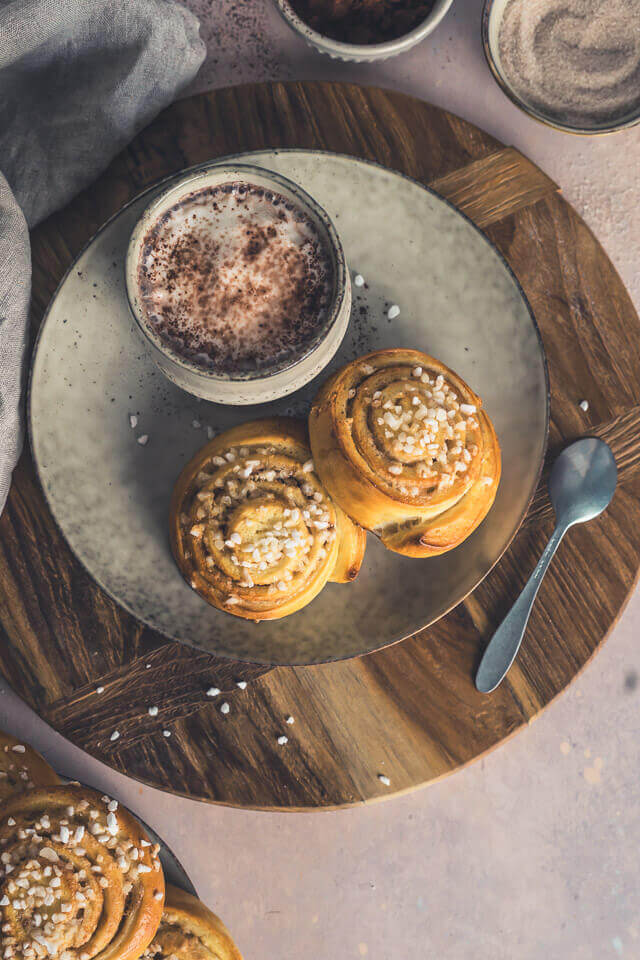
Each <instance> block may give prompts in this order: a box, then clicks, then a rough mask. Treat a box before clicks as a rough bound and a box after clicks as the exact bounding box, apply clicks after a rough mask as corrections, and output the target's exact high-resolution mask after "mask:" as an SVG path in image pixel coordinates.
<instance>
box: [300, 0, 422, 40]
mask: <svg viewBox="0 0 640 960" xmlns="http://www.w3.org/2000/svg"><path fill="white" fill-rule="evenodd" d="M289 2H290V3H291V6H292V7H293V9H294V10H295V11H296V13H297V14H298V16H299V17H300V18H301V19H302V20H304V21H305V23H308V24H309V26H310V27H312V29H313V30H316V31H317V32H318V33H321V34H323V35H324V36H326V37H331V38H332V39H333V40H339V41H341V42H342V43H363V44H372V43H384V41H386V40H395V39H396V38H397V37H401V36H403V35H404V34H405V33H409V32H410V31H411V30H414V29H415V27H417V26H419V24H420V23H421V22H422V21H423V20H424V19H425V18H426V17H427V16H428V15H429V14H430V13H431V10H432V9H433V5H434V2H435V0H289Z"/></svg>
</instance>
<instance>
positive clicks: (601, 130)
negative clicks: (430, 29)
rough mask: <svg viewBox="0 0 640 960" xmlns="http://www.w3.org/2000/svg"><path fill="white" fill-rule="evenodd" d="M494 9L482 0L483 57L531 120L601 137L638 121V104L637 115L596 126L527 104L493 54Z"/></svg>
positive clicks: (554, 127) (490, 2)
mask: <svg viewBox="0 0 640 960" xmlns="http://www.w3.org/2000/svg"><path fill="white" fill-rule="evenodd" d="M494 10H495V0H484V6H483V8H482V27H481V30H482V48H483V50H484V55H485V59H486V61H487V63H488V65H489V69H490V70H491V73H492V74H493V79H494V80H495V81H496V83H497V84H498V86H499V87H500V89H501V90H502V92H503V93H504V94H505V96H507V97H508V98H509V100H511V102H512V103H514V104H515V105H516V107H518V108H519V109H520V110H522V112H523V113H526V114H527V116H529V117H531V119H532V120H537V121H538V123H543V124H544V125H545V126H546V127H551V128H552V129H553V130H560V131H561V132H562V133H572V134H574V136H578V137H602V136H605V135H606V134H611V133H620V131H622V130H628V129H629V128H630V127H634V126H635V125H636V124H638V123H640V106H639V107H638V112H637V115H634V114H632V115H631V116H630V117H629V118H628V119H625V120H621V121H619V122H618V123H610V124H603V125H601V126H598V127H579V126H575V125H574V124H571V123H563V122H562V121H561V120H557V119H555V118H554V117H551V116H549V115H548V114H546V113H542V112H541V111H540V110H538V109H536V107H534V106H532V105H531V104H528V103H527V102H526V101H525V100H522V99H521V98H520V97H519V96H518V94H517V93H516V92H515V90H514V89H513V87H511V86H510V84H509V83H508V82H507V80H506V78H505V76H504V75H503V74H502V72H501V71H500V68H499V67H498V63H497V61H496V59H495V57H494V55H493V50H492V48H491V41H490V40H489V25H490V22H491V18H492V16H493V14H494Z"/></svg>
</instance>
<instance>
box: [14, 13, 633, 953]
mask: <svg viewBox="0 0 640 960" xmlns="http://www.w3.org/2000/svg"><path fill="white" fill-rule="evenodd" d="M188 5H189V6H190V7H191V9H193V10H194V12H196V13H197V14H198V15H199V16H200V17H201V19H202V21H203V34H204V37H205V39H206V40H207V43H208V48H209V57H208V60H207V62H206V64H205V66H204V67H203V70H202V72H201V74H200V76H199V78H198V81H197V84H196V86H195V87H194V89H197V90H203V89H208V88H210V87H212V86H222V85H227V84H230V83H237V82H241V81H243V80H260V79H274V78H300V79H306V78H321V79H351V80H359V81H360V82H362V83H368V82H375V83H377V84H379V85H382V86H389V87H395V88H398V89H401V90H404V91H406V92H408V93H412V94H414V95H417V96H421V97H423V98H425V99H428V100H431V101H433V102H435V103H437V104H440V105H442V106H444V107H446V108H448V109H450V110H453V111H454V112H457V113H459V114H461V115H463V116H465V117H467V118H468V119H470V120H472V121H473V122H474V123H477V124H478V125H479V126H481V127H484V128H485V129H487V130H488V131H489V132H491V133H494V134H495V135H496V136H498V137H500V138H501V139H503V140H504V141H505V142H507V143H512V144H514V145H515V146H517V147H519V148H520V149H521V150H522V151H523V152H524V153H526V154H528V155H529V156H530V157H531V158H532V159H533V160H534V161H535V162H536V163H538V164H539V165H540V166H541V167H542V168H543V169H544V170H546V171H547V173H549V174H550V175H551V176H552V177H553V178H554V179H555V180H556V181H557V182H558V183H559V184H560V185H561V187H562V188H563V190H564V192H565V195H566V196H567V198H568V199H569V200H570V201H571V202H572V203H573V204H574V205H575V206H576V208H577V209H578V211H579V212H580V213H581V214H582V215H583V216H584V217H585V219H586V220H587V222H588V223H589V224H590V226H591V227H592V228H593V229H594V231H595V232H596V233H597V235H598V236H599V238H600V239H601V241H602V242H603V244H604V245H605V247H606V249H607V250H608V252H609V254H610V255H611V257H612V258H613V260H614V263H615V264H616V265H617V267H618V269H619V270H620V272H621V274H622V276H623V279H624V280H625V282H626V283H627V285H628V287H629V289H630V290H631V293H632V295H633V297H634V300H635V303H636V306H638V307H640V274H639V273H638V272H637V263H638V259H639V254H640V220H639V217H640V214H639V213H638V209H640V181H639V180H638V177H637V170H638V165H639V163H640V127H639V128H636V129H635V130H631V131H628V132H627V133H624V134H620V135H617V136H614V137H610V138H604V139H600V140H583V139H578V138H573V137H570V136H566V135H563V134H560V133H555V132H553V131H551V130H547V129H546V128H544V127H542V126H539V125H538V124H536V123H534V121H530V120H528V119H527V118H526V117H524V116H523V115H521V114H520V113H519V112H518V110H517V109H516V108H515V107H514V106H513V105H512V104H511V103H510V102H509V101H508V100H507V99H506V98H505V97H504V96H503V95H502V94H501V93H500V91H499V90H498V89H497V87H496V86H495V85H494V83H493V81H492V79H491V76H490V74H489V71H488V68H487V67H486V66H485V63H484V58H483V54H482V49H481V44H480V37H479V18H480V7H481V4H480V3H479V0H456V3H455V4H454V9H453V10H452V12H451V13H450V14H449V15H448V17H447V18H446V19H445V21H444V22H443V24H442V25H441V26H440V28H439V29H438V30H437V32H436V33H435V34H434V35H433V37H432V38H430V39H428V40H427V41H425V42H424V43H423V44H422V45H420V46H419V47H417V48H416V49H414V50H413V51H412V52H411V53H409V54H408V55H406V56H404V57H402V58H400V59H399V60H392V61H389V62H388V63H386V64H381V65H378V66H377V67H366V68H362V67H358V68H355V67H350V66H345V65H340V64H335V63H333V62H332V61H329V60H327V59H324V58H321V57H320V56H319V55H316V54H314V53H312V52H311V51H309V50H308V49H307V48H306V47H305V46H304V45H303V44H302V43H300V42H298V40H297V39H296V38H295V37H294V36H293V35H292V34H291V33H290V32H289V31H288V29H287V28H286V26H285V24H284V23H282V22H281V21H280V19H279V17H278V15H277V14H276V13H275V11H274V10H273V9H272V7H271V3H270V0H206V2H205V0H189V2H188ZM639 624H640V595H639V594H638V593H636V595H635V597H634V598H633V599H632V601H631V603H630V605H629V607H628V609H627V612H626V613H625V615H624V617H623V618H622V621H621V622H620V624H619V626H618V627H617V629H616V630H615V632H614V634H613V636H612V637H611V638H610V640H609V642H608V643H607V645H606V646H605V648H604V650H603V651H602V653H601V654H599V656H598V657H597V658H596V660H595V661H594V663H593V664H592V665H591V666H590V667H589V668H588V670H587V671H586V673H585V674H584V675H583V677H582V678H580V679H578V680H577V681H576V683H575V684H574V685H573V687H571V688H570V690H569V691H568V692H567V693H566V694H565V695H564V696H563V697H562V698H561V699H560V700H559V701H558V702H557V703H556V704H554V705H552V706H551V707H550V708H549V710H548V711H547V712H546V713H545V714H543V716H542V717H541V719H540V720H538V722H537V723H536V724H535V725H534V726H533V727H532V728H531V729H529V730H527V731H525V732H524V733H522V734H520V735H519V736H518V737H517V738H515V739H514V740H513V741H512V742H511V743H509V744H507V745H506V746H504V747H503V748H501V749H499V750H497V751H496V752H494V753H493V754H492V755H491V756H490V757H488V758H487V759H486V760H484V761H481V762H480V763H478V764H476V765H474V766H472V767H470V768H469V769H467V770H465V771H463V772H462V773H460V774H457V775H456V776H454V777H452V778H450V779H448V780H446V781H444V782H442V783H440V784H437V785H435V786H433V787H431V788H429V789H427V790H423V791H419V792H417V793H415V794H413V795H411V796H407V797H404V798H400V799H397V800H392V801H389V802H386V803H383V804H378V805H374V806H372V807H369V808H367V809H356V810H351V811H345V812H341V813H321V814H289V815H285V814H258V813H243V812H239V811H234V810H226V809H223V808H217V807H205V806H203V805H198V804H196V803H192V802H189V801H183V800H177V799H175V798H172V797H168V796H164V795H162V794H158V793H155V792H154V791H152V790H149V789H147V788H142V787H139V786H138V785H137V784H134V783H132V782H131V781H128V780H126V779H125V778H123V777H121V776H119V775H117V774H115V773H113V772H111V771H110V770H108V769H107V768H105V767H103V766H101V765H100V764H98V763H96V762H94V761H91V760H89V759H88V758H87V757H86V756H84V755H83V754H82V753H81V752H80V751H78V750H76V749H75V748H73V747H71V746H70V745H69V744H68V743H66V742H65V741H64V740H62V738H60V737H59V736H57V735H56V734H54V733H52V732H51V731H50V730H48V729H47V728H46V727H45V726H44V724H42V722H41V721H39V720H38V719H37V718H35V717H34V716H33V715H32V714H30V713H29V712H28V711H27V710H26V709H25V708H24V707H23V706H22V705H21V704H19V703H18V702H17V701H16V700H15V698H13V696H12V695H11V694H10V693H9V692H8V691H7V690H6V689H4V686H5V685H4V684H2V685H1V686H2V687H3V692H2V696H1V697H0V726H2V727H6V728H7V729H9V730H11V731H12V732H14V733H18V734H19V735H20V736H23V737H24V738H25V739H28V740H31V742H33V743H34V745H35V746H37V747H38V748H39V749H40V750H42V751H43V752H44V753H45V754H46V755H47V757H48V758H49V759H50V761H51V762H52V763H54V764H55V765H56V766H57V767H58V768H59V769H60V770H63V771H64V772H66V773H68V774H69V775H71V776H74V777H78V778H80V779H84V780H86V781H87V782H90V783H94V784H95V785H96V786H98V787H100V788H101V789H104V790H108V791H110V792H111V793H113V794H115V795H117V796H118V797H120V798H121V799H122V800H123V801H124V802H125V803H128V804H129V805H130V806H131V807H132V808H133V809H134V810H137V811H138V812H139V813H140V815H141V816H143V817H144V818H145V819H147V820H148V821H150V822H152V823H153V824H154V825H155V826H156V828H157V830H158V832H159V833H161V834H162V835H163V836H164V837H165V839H166V840H167V841H168V842H169V843H170V845H171V846H172V847H173V848H174V850H175V852H176V853H177V855H178V856H179V857H180V859H181V860H182V861H183V863H184V864H185V866H186V867H187V869H188V871H189V873H190V874H191V876H192V879H193V881H194V883H195V885H196V887H197V888H198V890H199V892H200V894H201V896H202V897H203V898H204V899H205V900H207V901H208V902H209V903H210V904H211V906H213V907H214V908H215V909H216V910H218V912H219V913H220V914H221V915H222V917H223V918H224V920H225V922H226V923H227V924H228V925H229V926H230V927H231V929H232V931H233V932H234V934H235V936H236V939H237V941H238V945H239V946H240V948H241V949H242V950H243V952H244V953H245V955H246V958H247V960H267V958H269V960H271V958H274V960H275V958H276V957H283V958H287V960H289V958H292V960H298V958H300V960H301V958H303V957H309V958H313V960H349V958H352V957H353V958H358V957H365V956H368V957H371V958H373V960H400V958H401V957H402V958H405V957H406V958H409V960H413V958H416V960H418V958H420V960H422V958H424V957H427V956H430V955H434V956H438V957H443V958H447V960H449V958H451V960H463V958H464V960H466V958H469V957H473V958H474V960H513V958H515V957H517V958H518V960H547V958H554V960H555V958H559V957H567V958H570V960H592V958H594V957H598V958H607V957H614V958H615V957H619V956H620V957H630V958H637V957H640V895H639V893H638V883H637V872H638V871H637V849H638V843H639V841H640V817H639V816H638V794H639V787H638V782H639V781H638V769H639V766H640V737H639V736H638V734H639V732H640V715H639V713H638V698H639V696H640V686H639V674H640V652H639V651H638V648H637V644H636V642H635V641H636V637H637V633H638V625H639Z"/></svg>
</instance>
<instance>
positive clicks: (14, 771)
mask: <svg viewBox="0 0 640 960" xmlns="http://www.w3.org/2000/svg"><path fill="white" fill-rule="evenodd" d="M57 783H61V780H60V778H59V776H58V774H57V773H56V772H55V770H53V769H52V767H50V766H49V764H48V763H47V761H46V760H45V759H44V757H41V756H40V754H39V753H38V752H37V751H36V750H34V749H33V747H31V746H29V744H28V743H25V742H24V741H23V740H17V739H16V738H15V737H12V736H11V734H10V733H3V732H2V731H1V730H0V802H2V801H3V800H7V799H8V798H9V797H11V796H13V795H14V794H16V793H23V792H24V791H25V790H29V789H30V788H31V787H52V786H54V785H55V784H57Z"/></svg>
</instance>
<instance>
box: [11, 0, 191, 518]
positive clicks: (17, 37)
mask: <svg viewBox="0 0 640 960" xmlns="http://www.w3.org/2000/svg"><path fill="white" fill-rule="evenodd" d="M198 29H199V24H198V21H197V19H196V18H195V17H194V16H193V15H192V14H191V13H189V12H188V11H187V10H185V9H184V8H183V7H180V6H178V5H177V4H175V3H173V2H170V0H0V512H1V511H2V510H3V508H4V505H5V502H6V499H7V494H8V492H9V485H10V482H11V472H12V470H13V468H14V466H15V464H16V460H17V458H18V456H19V453H20V449H21V447H22V439H23V425H22V416H23V409H22V395H23V387H24V382H25V379H26V356H25V353H26V349H27V342H28V334H27V329H28V328H27V323H28V319H27V316H28V306H29V298H30V286H31V255H30V247H29V235H28V230H27V228H28V227H32V226H34V225H35V224H36V223H38V222H39V221H40V220H42V219H43V218H44V217H46V216H48V215H49V214H50V213H51V212H52V211H54V210H56V209H58V208H59V207H62V206H64V204H65V203H67V202H68V201H69V200H70V199H71V197H72V196H73V195H74V194H75V193H77V192H78V191H80V190H82V189H83V188H84V187H85V186H87V184H89V183H90V182H91V181H92V180H94V179H95V178H96V177H97V175H98V174H99V173H100V172H101V171H102V170H103V169H104V168H105V167H106V166H107V164H108V163H109V161H110V160H111V159H112V158H113V157H114V156H115V154H116V153H118V151H119V150H121V149H122V148H123V147H124V146H125V144H126V143H128V141H129V140H131V138H132V137H133V136H134V134H135V133H136V132H137V131H138V130H140V129H141V128H142V127H143V126H145V125H146V124H147V123H149V122H150V121H151V120H152V119H153V117H154V116H155V115H156V114H157V113H159V111H160V110H162V109H163V108H164V107H165V106H167V104H169V103H170V102H171V101H172V100H174V99H175V97H176V96H177V95H178V94H179V93H180V92H181V91H182V90H183V89H184V87H185V86H186V85H187V84H188V83H189V82H190V81H191V80H192V79H193V77H194V76H195V74H196V73H197V72H198V69H199V68H200V65H201V63H202V61H203V59H204V54H205V48H204V44H203V43H202V41H201V40H200V38H199V35H198Z"/></svg>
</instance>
